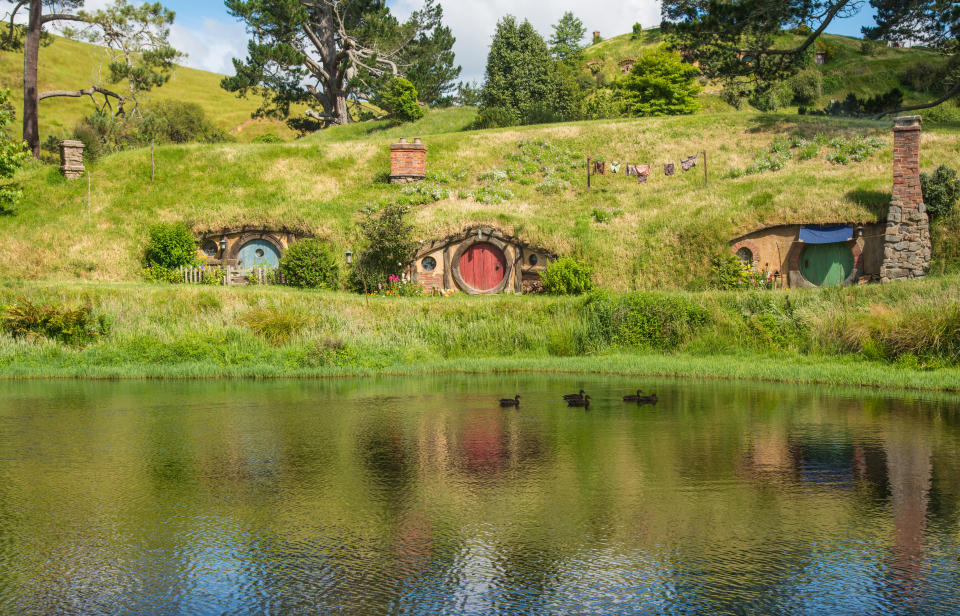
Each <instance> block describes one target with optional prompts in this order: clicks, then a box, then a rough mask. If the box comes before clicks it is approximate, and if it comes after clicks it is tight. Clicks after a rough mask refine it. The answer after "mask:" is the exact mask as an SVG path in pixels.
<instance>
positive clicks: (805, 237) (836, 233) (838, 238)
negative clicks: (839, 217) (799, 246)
mask: <svg viewBox="0 0 960 616" xmlns="http://www.w3.org/2000/svg"><path fill="white" fill-rule="evenodd" d="M851 239H853V227H852V226H850V225H808V226H806V227H800V241H801V242H806V243H807V244H835V243H837V242H847V241H849V240H851Z"/></svg>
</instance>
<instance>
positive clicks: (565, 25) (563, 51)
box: [550, 11, 587, 64]
mask: <svg viewBox="0 0 960 616" xmlns="http://www.w3.org/2000/svg"><path fill="white" fill-rule="evenodd" d="M586 33H587V29H586V28H585V27H584V25H583V22H582V21H580V20H579V19H578V18H577V17H576V16H575V15H574V14H573V13H572V12H571V11H567V12H566V13H564V14H563V17H561V18H560V21H558V22H557V23H556V25H554V26H553V35H552V36H551V37H550V53H552V54H553V57H554V58H556V60H557V61H558V62H564V63H567V64H578V63H579V62H580V61H581V60H583V46H582V45H581V44H580V43H581V42H582V41H583V37H584V35H585V34H586Z"/></svg>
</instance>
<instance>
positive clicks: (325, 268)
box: [280, 238, 340, 289]
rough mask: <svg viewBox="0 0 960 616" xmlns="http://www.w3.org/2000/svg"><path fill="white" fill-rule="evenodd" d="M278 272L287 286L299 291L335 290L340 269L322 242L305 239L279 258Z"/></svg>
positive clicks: (293, 245) (314, 239)
mask: <svg viewBox="0 0 960 616" xmlns="http://www.w3.org/2000/svg"><path fill="white" fill-rule="evenodd" d="M280 271H281V272H283V276H284V278H285V279H286V282H287V284H288V285H290V286H293V287H299V288H301V289H335V288H337V283H338V282H339V280H340V267H339V266H338V265H337V260H336V259H335V258H334V256H333V253H332V252H330V250H328V249H327V246H326V244H325V243H323V242H322V241H320V240H318V239H316V238H307V239H303V240H300V241H299V242H296V243H295V244H292V245H291V246H290V247H289V248H287V251H286V252H285V253H283V256H282V257H280Z"/></svg>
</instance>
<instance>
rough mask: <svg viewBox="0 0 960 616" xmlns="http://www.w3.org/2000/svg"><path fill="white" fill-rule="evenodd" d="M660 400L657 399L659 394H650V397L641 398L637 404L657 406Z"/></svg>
mask: <svg viewBox="0 0 960 616" xmlns="http://www.w3.org/2000/svg"><path fill="white" fill-rule="evenodd" d="M659 400H660V398H658V397H657V394H650V395H649V396H640V397H639V398H637V402H639V403H640V404H656V403H657V402H658V401H659Z"/></svg>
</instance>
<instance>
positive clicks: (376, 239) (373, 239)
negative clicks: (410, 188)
mask: <svg viewBox="0 0 960 616" xmlns="http://www.w3.org/2000/svg"><path fill="white" fill-rule="evenodd" d="M409 211H410V209H409V208H408V207H407V206H405V205H398V204H391V205H387V206H386V207H384V208H383V209H382V210H380V211H379V212H372V213H370V214H368V215H367V216H366V217H365V218H364V219H363V220H361V221H360V223H359V225H358V227H359V232H360V235H361V241H362V242H363V246H362V248H361V250H360V252H359V254H358V255H357V258H356V264H355V265H354V268H353V274H352V282H351V283H352V285H353V287H354V289H356V290H357V291H362V292H367V290H368V289H371V288H373V287H375V286H376V285H378V284H384V283H386V282H387V277H388V276H391V275H393V274H399V273H400V272H401V271H402V269H403V267H404V266H406V265H407V264H408V263H409V262H410V260H411V259H413V255H414V252H416V249H417V242H416V241H415V240H414V239H413V225H411V224H410V222H409V221H408V220H407V213H408V212H409Z"/></svg>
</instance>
